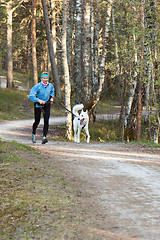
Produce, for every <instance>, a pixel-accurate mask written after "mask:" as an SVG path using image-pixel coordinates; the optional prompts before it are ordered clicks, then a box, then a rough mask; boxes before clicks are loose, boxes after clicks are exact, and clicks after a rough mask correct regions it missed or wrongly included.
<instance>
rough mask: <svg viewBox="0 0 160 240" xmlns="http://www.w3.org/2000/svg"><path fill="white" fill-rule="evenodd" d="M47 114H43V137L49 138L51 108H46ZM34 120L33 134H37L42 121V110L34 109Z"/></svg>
mask: <svg viewBox="0 0 160 240" xmlns="http://www.w3.org/2000/svg"><path fill="white" fill-rule="evenodd" d="M44 111H45V114H44V113H43V118H44V126H43V136H45V137H46V136H47V132H48V127H49V117H50V106H44ZM34 118H35V122H34V123H33V127H32V133H33V134H36V129H37V127H38V124H39V123H40V119H41V109H40V108H36V107H34Z"/></svg>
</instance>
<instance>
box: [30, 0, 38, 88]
mask: <svg viewBox="0 0 160 240" xmlns="http://www.w3.org/2000/svg"><path fill="white" fill-rule="evenodd" d="M31 32H32V70H33V85H35V84H37V83H38V72H37V53H36V52H37V51H36V0H32V24H31Z"/></svg>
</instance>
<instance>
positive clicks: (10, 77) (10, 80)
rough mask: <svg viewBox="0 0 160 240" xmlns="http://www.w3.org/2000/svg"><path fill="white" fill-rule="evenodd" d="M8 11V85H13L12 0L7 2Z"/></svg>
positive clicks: (9, 86)
mask: <svg viewBox="0 0 160 240" xmlns="http://www.w3.org/2000/svg"><path fill="white" fill-rule="evenodd" d="M6 12H7V87H8V88H11V87H12V86H13V59H12V12H13V10H12V0H10V1H8V2H7V3H6Z"/></svg>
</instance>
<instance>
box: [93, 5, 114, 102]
mask: <svg viewBox="0 0 160 240" xmlns="http://www.w3.org/2000/svg"><path fill="white" fill-rule="evenodd" d="M112 4H113V0H110V1H108V7H107V14H106V15H107V16H106V21H105V30H104V41H103V50H102V56H101V62H100V71H99V88H98V91H97V101H99V98H100V95H101V92H102V87H103V83H104V68H105V59H106V54H107V39H108V37H109V26H110V22H111V11H112Z"/></svg>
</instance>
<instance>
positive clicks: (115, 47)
mask: <svg viewBox="0 0 160 240" xmlns="http://www.w3.org/2000/svg"><path fill="white" fill-rule="evenodd" d="M112 24H113V35H114V49H115V50H114V51H115V58H116V68H117V75H119V74H120V66H119V57H118V44H117V38H116V28H115V21H114V7H112Z"/></svg>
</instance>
